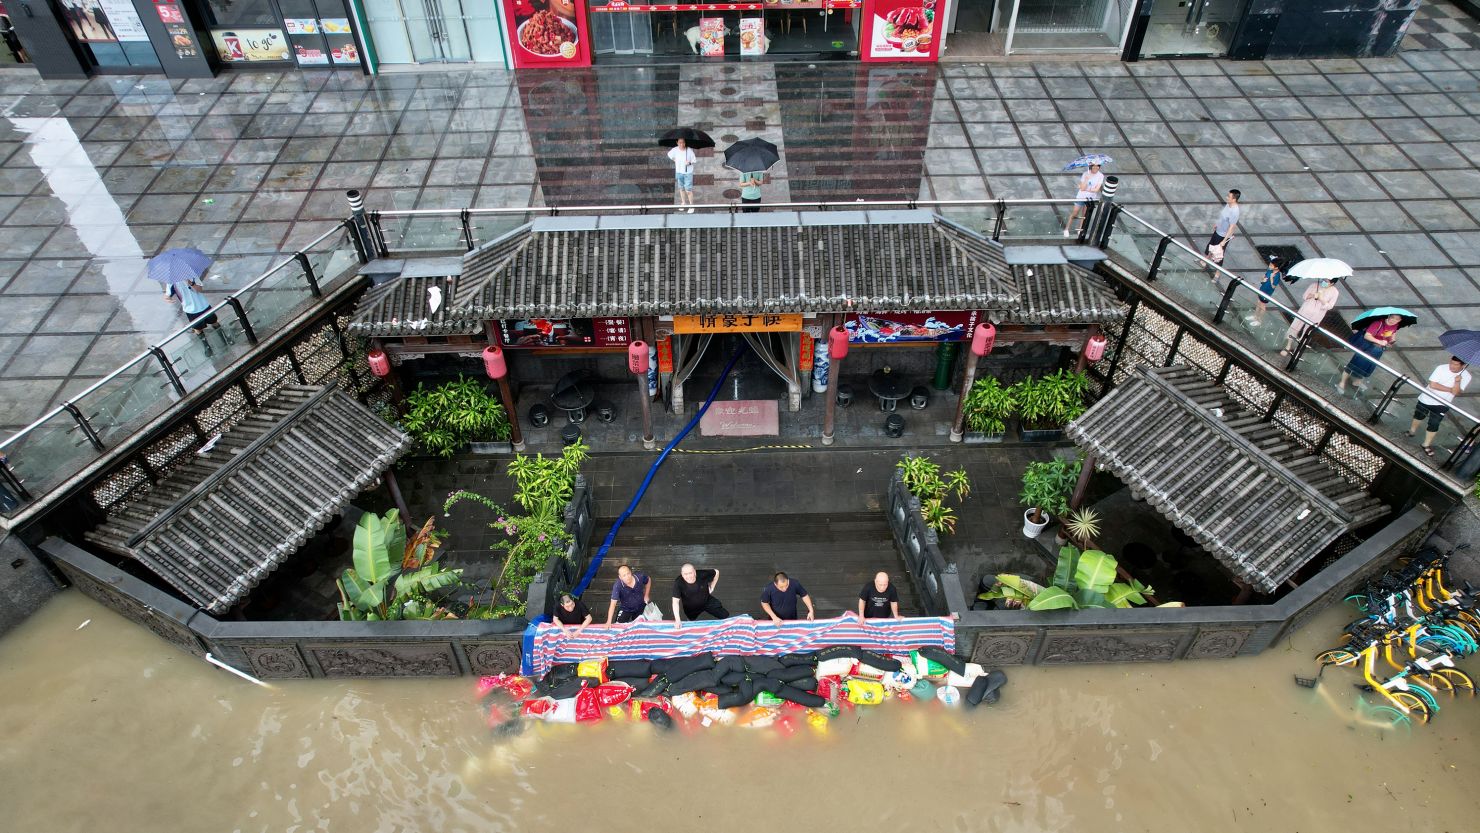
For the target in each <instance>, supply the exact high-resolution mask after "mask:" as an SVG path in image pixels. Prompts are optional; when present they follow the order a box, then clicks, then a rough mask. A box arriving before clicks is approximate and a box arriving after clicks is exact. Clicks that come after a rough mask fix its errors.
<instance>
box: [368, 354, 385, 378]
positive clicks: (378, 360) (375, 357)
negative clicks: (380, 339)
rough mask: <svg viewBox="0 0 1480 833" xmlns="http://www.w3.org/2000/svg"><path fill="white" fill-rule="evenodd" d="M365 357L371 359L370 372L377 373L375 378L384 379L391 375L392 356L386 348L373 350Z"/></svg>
mask: <svg viewBox="0 0 1480 833" xmlns="http://www.w3.org/2000/svg"><path fill="white" fill-rule="evenodd" d="M365 358H366V359H368V360H369V361H370V372H371V373H373V374H375V378H377V379H384V378H385V377H387V376H389V375H391V357H390V356H387V355H386V354H385V351H384V350H371V351H370V353H369V354H368V355H367V356H365Z"/></svg>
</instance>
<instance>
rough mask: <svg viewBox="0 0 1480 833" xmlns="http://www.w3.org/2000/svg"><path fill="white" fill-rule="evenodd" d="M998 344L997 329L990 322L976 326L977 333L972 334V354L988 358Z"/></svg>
mask: <svg viewBox="0 0 1480 833" xmlns="http://www.w3.org/2000/svg"><path fill="white" fill-rule="evenodd" d="M996 343H997V328H996V327H994V326H992V322H990V321H988V322H985V323H982V324H978V325H976V331H975V332H973V333H972V334H971V352H972V353H975V354H976V355H977V357H982V356H988V355H990V354H991V352H992V347H993V345H995V344H996Z"/></svg>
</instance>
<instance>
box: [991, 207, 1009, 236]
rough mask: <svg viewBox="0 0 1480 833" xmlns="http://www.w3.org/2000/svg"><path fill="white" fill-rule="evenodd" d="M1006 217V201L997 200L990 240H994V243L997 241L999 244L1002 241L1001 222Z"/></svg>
mask: <svg viewBox="0 0 1480 833" xmlns="http://www.w3.org/2000/svg"><path fill="white" fill-rule="evenodd" d="M1006 217H1007V200H998V201H997V222H996V223H995V224H993V226H992V239H993V240H996V241H999V242H1000V241H1001V240H1002V223H1003V220H1004V219H1005V218H1006Z"/></svg>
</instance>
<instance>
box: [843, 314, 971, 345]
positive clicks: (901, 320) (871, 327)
mask: <svg viewBox="0 0 1480 833" xmlns="http://www.w3.org/2000/svg"><path fill="white" fill-rule="evenodd" d="M979 315H980V313H978V312H977V311H975V310H967V311H964V312H880V313H858V314H855V315H854V316H853V317H852V318H850V319H848V321H847V323H845V324H844V325H843V326H844V327H846V328H847V330H848V341H849V342H851V343H853V344H900V343H904V342H914V341H929V342H941V341H961V340H962V339H964V338H966V337H967V336H968V335H969V334H970V333H971V331H972V329H974V328H975V327H976V323H977V320H978V316H979Z"/></svg>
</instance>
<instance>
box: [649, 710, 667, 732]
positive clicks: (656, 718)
mask: <svg viewBox="0 0 1480 833" xmlns="http://www.w3.org/2000/svg"><path fill="white" fill-rule="evenodd" d="M647 721H648V722H649V723H651V724H653V725H654V726H657V727H658V728H659V729H664V730H667V729H672V728H673V718H672V717H670V716H669V714H668V712H665V711H663V710H662V709H648V711H647Z"/></svg>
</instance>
